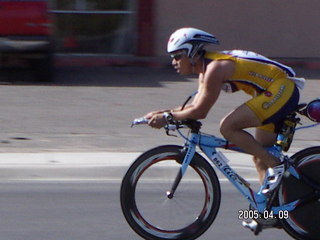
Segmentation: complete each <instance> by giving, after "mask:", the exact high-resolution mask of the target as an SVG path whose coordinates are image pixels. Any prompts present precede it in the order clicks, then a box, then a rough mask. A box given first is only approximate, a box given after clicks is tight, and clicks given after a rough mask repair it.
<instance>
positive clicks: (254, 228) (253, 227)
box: [242, 220, 262, 236]
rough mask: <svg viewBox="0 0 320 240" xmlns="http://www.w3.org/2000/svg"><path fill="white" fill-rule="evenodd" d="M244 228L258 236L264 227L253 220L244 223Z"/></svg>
mask: <svg viewBox="0 0 320 240" xmlns="http://www.w3.org/2000/svg"><path fill="white" fill-rule="evenodd" d="M242 226H243V227H245V228H248V229H250V230H251V231H252V232H253V233H254V235H256V236H257V235H258V234H259V233H260V232H261V231H262V225H261V224H259V223H258V222H257V221H255V220H251V222H246V221H243V222H242Z"/></svg>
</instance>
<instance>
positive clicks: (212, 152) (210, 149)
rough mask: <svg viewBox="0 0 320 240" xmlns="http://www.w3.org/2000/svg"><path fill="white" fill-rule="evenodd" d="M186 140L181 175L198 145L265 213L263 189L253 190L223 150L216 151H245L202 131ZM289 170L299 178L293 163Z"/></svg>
mask: <svg viewBox="0 0 320 240" xmlns="http://www.w3.org/2000/svg"><path fill="white" fill-rule="evenodd" d="M185 139H186V138H185ZM186 140H187V149H188V150H187V153H186V155H185V157H184V160H183V163H182V165H181V169H180V171H181V176H183V175H184V173H185V172H186V170H187V167H188V166H189V164H190V162H191V160H192V158H193V156H194V154H195V152H196V146H198V147H199V148H200V149H201V150H202V152H203V153H205V155H206V156H207V157H208V158H209V159H210V160H211V162H212V163H213V164H214V165H215V166H216V167H217V168H218V169H219V170H220V171H221V172H222V174H223V175H224V176H225V177H226V178H227V179H228V180H229V181H230V182H231V183H232V184H233V185H234V186H235V187H236V189H237V190H238V191H239V192H240V193H241V194H242V195H243V196H244V197H245V198H246V199H247V200H248V201H249V203H250V204H251V205H252V206H253V207H254V208H255V209H257V210H258V211H259V212H260V213H263V211H265V210H266V207H267V198H266V197H265V196H264V195H263V194H262V193H261V191H259V192H255V191H253V190H252V189H251V188H250V184H249V183H248V182H247V181H246V180H244V179H243V178H242V177H240V176H239V175H238V174H237V173H236V172H235V171H234V170H233V169H232V168H231V167H230V166H229V165H228V163H227V162H228V159H227V158H226V157H225V156H224V155H223V154H222V153H221V152H219V151H216V148H225V149H229V150H233V151H236V152H242V153H244V151H242V150H241V149H239V148H237V147H236V146H235V145H232V144H228V142H227V141H226V140H225V139H222V138H218V137H215V136H211V135H204V134H201V133H191V134H190V135H189V137H188V138H187V139H186ZM287 172H288V173H290V174H292V175H293V176H294V177H296V178H297V179H299V174H298V173H297V171H296V170H295V169H294V168H293V167H292V166H291V165H289V168H288V169H287ZM298 203H299V200H295V201H293V202H290V203H287V204H284V205H282V206H278V207H272V208H271V209H270V211H272V212H273V213H274V214H278V213H279V211H292V210H293V209H295V208H296V206H297V204H298Z"/></svg>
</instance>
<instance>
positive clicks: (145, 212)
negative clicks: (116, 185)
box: [120, 99, 320, 240]
mask: <svg viewBox="0 0 320 240" xmlns="http://www.w3.org/2000/svg"><path fill="white" fill-rule="evenodd" d="M298 114H300V115H303V116H307V117H308V118H310V119H311V120H313V121H315V122H318V123H316V124H313V125H312V126H315V125H318V124H319V122H320V99H316V100H314V101H311V102H310V103H309V104H301V105H299V106H298V108H297V109H296V111H294V112H292V113H291V114H289V115H288V116H287V117H286V119H285V120H284V123H283V127H282V129H281V131H280V133H279V134H278V137H277V143H276V144H275V145H274V146H273V147H272V148H269V150H270V151H271V152H273V153H274V154H275V153H276V154H278V155H279V156H280V158H281V159H282V161H283V162H284V163H285V166H286V171H285V173H284V176H283V178H282V181H281V183H280V184H279V186H278V188H277V189H276V190H275V191H273V193H272V194H271V195H270V196H268V197H266V196H265V195H263V194H262V193H261V192H260V191H259V192H255V191H254V190H253V189H252V188H251V187H250V184H249V183H248V182H247V181H246V180H245V179H244V178H243V177H241V176H240V175H239V174H238V173H237V172H236V171H235V170H234V169H232V167H231V166H230V165H229V164H228V159H227V158H226V157H225V156H224V155H223V154H222V153H221V152H219V151H217V148H223V149H229V150H233V151H236V152H243V151H242V150H241V149H239V148H238V147H237V146H235V145H233V144H231V143H229V142H228V141H227V140H225V139H223V138H219V137H215V136H213V135H208V134H204V133H202V132H200V129H201V122H199V121H196V120H184V121H173V120H171V121H167V125H166V126H165V129H166V132H167V134H168V135H170V133H171V131H177V132H178V133H179V134H180V136H181V137H183V138H184V139H185V143H184V144H183V145H182V146H178V145H163V146H159V147H155V148H153V149H150V150H148V151H146V152H145V153H143V154H142V155H140V156H139V157H138V158H137V159H136V160H135V161H134V162H133V163H132V165H131V166H130V167H129V169H128V170H127V172H126V174H125V176H124V178H123V180H122V184H121V189H120V202H121V208H122V211H123V214H124V216H125V218H126V220H127V222H128V224H129V225H130V226H131V228H132V229H133V230H134V231H135V232H136V233H137V234H139V235H140V236H141V237H142V238H144V239H148V240H169V239H172V240H173V239H174V240H182V239H183V240H191V239H196V238H198V237H199V236H200V235H201V234H203V233H204V232H205V231H206V230H207V229H208V228H209V227H210V226H211V224H212V223H213V221H214V220H215V218H216V215H217V213H218V210H219V207H220V199H221V190H220V183H219V180H218V177H217V174H216V172H215V170H214V167H213V166H215V167H216V168H217V169H218V170H219V171H220V172H221V173H222V174H223V175H224V176H225V177H226V178H227V179H228V180H229V181H230V182H231V183H232V185H233V186H234V187H235V188H236V189H237V190H238V191H239V192H240V193H241V194H242V195H243V197H244V198H245V199H246V200H247V201H248V202H249V204H250V209H251V210H250V212H248V213H251V215H252V216H249V217H251V218H257V219H258V218H260V219H262V220H268V218H270V217H271V218H275V219H277V226H278V227H281V228H283V229H284V230H285V231H286V232H287V233H288V234H290V235H291V236H292V237H293V238H295V239H298V240H319V239H320V225H319V223H320V146H316V147H309V148H306V149H304V150H301V151H299V152H297V153H295V154H294V155H293V156H291V157H288V156H286V155H284V153H283V152H285V151H288V149H289V147H290V145H291V142H292V139H293V135H294V132H295V130H296V126H297V124H298V123H299V122H300V118H298ZM147 122H148V119H144V118H139V119H135V120H134V121H133V123H132V124H133V125H139V124H147ZM182 128H188V129H189V130H190V131H189V134H188V135H187V136H185V135H184V134H183V133H182V131H181V129H182ZM196 147H198V148H199V149H200V150H201V151H202V152H203V153H204V155H205V156H206V158H205V157H204V156H203V155H200V154H199V153H198V152H197V151H196ZM249 215H250V214H249ZM260 222H261V221H260ZM262 227H263V226H262V224H261V223H259V221H258V224H257V227H256V228H254V229H252V230H253V231H254V232H255V234H258V233H259V232H260V231H261V229H262Z"/></svg>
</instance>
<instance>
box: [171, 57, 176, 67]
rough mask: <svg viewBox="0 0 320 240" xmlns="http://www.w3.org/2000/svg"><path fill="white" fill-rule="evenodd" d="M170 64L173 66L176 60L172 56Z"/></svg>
mask: <svg viewBox="0 0 320 240" xmlns="http://www.w3.org/2000/svg"><path fill="white" fill-rule="evenodd" d="M171 64H172V65H173V66H175V65H177V61H176V60H175V59H174V58H172V62H171Z"/></svg>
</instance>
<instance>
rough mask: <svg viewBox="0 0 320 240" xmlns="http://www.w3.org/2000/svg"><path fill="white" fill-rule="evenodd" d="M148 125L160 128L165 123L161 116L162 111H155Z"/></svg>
mask: <svg viewBox="0 0 320 240" xmlns="http://www.w3.org/2000/svg"><path fill="white" fill-rule="evenodd" d="M148 124H149V126H150V127H153V128H157V129H160V128H162V127H164V126H165V125H166V124H167V121H166V119H165V118H164V117H163V114H162V113H157V114H154V115H153V116H152V118H150V120H149V123H148Z"/></svg>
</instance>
